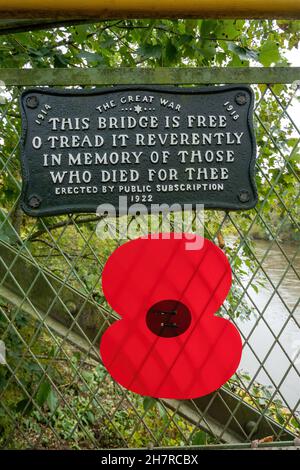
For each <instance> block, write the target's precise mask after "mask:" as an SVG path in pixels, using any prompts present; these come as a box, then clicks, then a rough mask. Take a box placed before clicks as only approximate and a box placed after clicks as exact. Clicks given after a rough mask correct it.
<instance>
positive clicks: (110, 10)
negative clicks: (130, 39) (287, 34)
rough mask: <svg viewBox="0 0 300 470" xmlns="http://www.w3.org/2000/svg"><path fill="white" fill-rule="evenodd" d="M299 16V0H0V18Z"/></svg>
mask: <svg viewBox="0 0 300 470" xmlns="http://www.w3.org/2000/svg"><path fill="white" fill-rule="evenodd" d="M42 17H43V18H45V17H47V18H51V19H52V18H59V19H62V18H65V19H67V18H69V19H70V18H79V17H81V18H94V19H97V18H99V19H100V18H155V17H156V18H193V17H194V18H197V17H198V18H289V19H297V18H300V0H0V19H1V18H10V19H12V18H42Z"/></svg>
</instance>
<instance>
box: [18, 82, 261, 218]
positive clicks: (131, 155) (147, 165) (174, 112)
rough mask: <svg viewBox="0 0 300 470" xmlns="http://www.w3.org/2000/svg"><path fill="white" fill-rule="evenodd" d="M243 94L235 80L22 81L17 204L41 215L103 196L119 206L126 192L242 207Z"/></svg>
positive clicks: (246, 165)
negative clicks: (83, 87) (189, 84)
mask: <svg viewBox="0 0 300 470" xmlns="http://www.w3.org/2000/svg"><path fill="white" fill-rule="evenodd" d="M253 101H254V100H253V93H252V90H251V88H249V87H247V86H244V85H239V86H222V87H207V88H202V89H199V88H177V87H172V88H171V87H156V86H155V87H147V86H131V87H113V88H106V89H101V90H89V91H73V90H72V91H66V90H65V91H58V90H52V89H40V88H39V89H35V90H27V91H25V92H24V93H23V94H22V98H21V104H22V121H23V137H22V143H21V145H22V172H23V190H22V207H23V209H24V211H25V212H26V213H27V214H29V215H33V216H41V215H55V214H64V213H72V212H95V211H96V209H97V207H98V206H99V205H100V204H110V205H111V206H110V207H113V208H114V209H115V211H116V213H117V214H121V213H122V212H123V209H122V208H120V204H119V202H120V199H119V198H120V196H122V198H123V201H124V196H126V197H127V199H126V201H127V205H128V206H131V205H132V204H136V203H138V204H144V205H145V206H146V207H147V210H148V209H150V207H152V211H153V212H154V211H155V209H154V210H153V208H154V207H155V206H157V205H160V204H168V205H170V206H171V205H174V204H180V205H181V207H182V208H183V206H184V204H189V205H193V207H195V206H196V204H204V205H205V207H206V208H220V209H243V210H244V209H250V208H252V207H254V205H255V204H256V202H257V192H256V187H255V180H254V163H255V138H254V133H253V125H252V115H253ZM154 205H155V206H154ZM124 212H125V210H124Z"/></svg>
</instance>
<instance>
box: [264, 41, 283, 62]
mask: <svg viewBox="0 0 300 470" xmlns="http://www.w3.org/2000/svg"><path fill="white" fill-rule="evenodd" d="M280 60H281V57H280V53H279V46H278V45H277V44H276V42H275V41H271V40H269V41H266V42H265V43H264V44H263V45H262V47H261V48H260V52H259V61H260V62H261V63H262V64H263V65H264V66H265V67H269V66H270V65H271V64H276V63H277V62H279V61H280Z"/></svg>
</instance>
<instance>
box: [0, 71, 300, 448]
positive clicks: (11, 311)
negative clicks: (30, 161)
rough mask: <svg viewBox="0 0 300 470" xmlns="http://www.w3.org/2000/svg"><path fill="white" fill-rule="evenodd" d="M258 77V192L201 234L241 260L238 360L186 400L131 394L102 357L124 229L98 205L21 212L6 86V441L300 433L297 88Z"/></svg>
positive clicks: (64, 444) (92, 443)
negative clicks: (220, 379)
mask: <svg viewBox="0 0 300 470" xmlns="http://www.w3.org/2000/svg"><path fill="white" fill-rule="evenodd" d="M246 74H247V70H245V76H246ZM225 81H226V70H224V82H225ZM78 84H80V82H79V83H78ZM252 87H253V90H254V91H255V96H256V107H255V130H256V138H257V144H258V149H257V162H256V178H257V183H258V191H259V203H258V205H257V206H256V208H255V209H252V210H250V211H246V212H244V213H243V212H226V211H206V213H205V221H204V233H205V236H206V237H208V238H210V239H211V240H213V241H214V242H215V243H216V244H218V245H219V246H220V247H221V248H222V249H223V250H224V251H225V253H226V254H227V256H228V258H229V260H230V263H231V266H232V269H233V285H232V289H231V293H230V295H229V296H228V298H227V300H226V302H225V304H224V305H223V306H222V308H221V310H220V312H219V313H218V314H220V315H222V316H226V317H227V318H230V319H231V321H232V322H234V324H235V325H236V326H237V328H238V329H239V331H240V333H241V335H242V338H243V344H244V346H243V358H242V362H241V364H240V367H239V369H238V371H237V373H236V374H235V376H234V377H232V379H231V380H230V381H229V382H228V383H227V384H226V385H225V386H224V387H222V389H220V390H219V391H216V392H215V393H213V394H211V395H209V396H207V397H203V398H200V399H196V400H191V401H176V400H156V399H152V398H150V397H141V396H138V395H135V394H133V393H131V392H129V391H127V390H125V389H124V388H122V387H121V386H119V385H118V384H117V383H115V382H114V381H113V380H112V379H111V377H110V375H109V374H108V373H107V371H106V370H105V369H104V367H103V366H102V364H101V361H100V357H99V353H98V348H99V340H100V337H101V334H102V332H104V331H105V329H106V328H107V327H108V325H109V324H111V323H112V322H113V321H114V320H115V319H116V318H118V317H117V315H116V314H115V313H114V312H112V311H111V309H110V307H109V306H108V304H107V303H106V301H105V298H104V297H103V294H102V291H101V273H102V269H103V266H104V264H105V261H106V259H107V258H108V256H109V255H110V254H111V253H112V252H113V250H114V249H115V248H116V247H117V246H118V245H119V244H120V243H123V242H125V241H126V240H122V241H121V242H120V241H117V240H113V239H112V240H101V239H99V238H98V237H97V233H96V227H97V224H98V222H99V218H98V217H97V216H96V215H93V214H79V215H72V214H70V215H67V216H57V217H45V218H39V219H34V218H30V217H28V216H25V215H24V214H23V213H22V211H21V210H20V207H19V195H20V189H21V177H20V160H19V142H20V127H21V126H20V110H19V103H18V99H19V96H20V93H21V91H22V89H23V88H22V83H20V84H19V86H11V87H8V88H5V89H4V88H3V89H2V92H1V104H0V113H1V122H0V145H1V148H0V187H1V192H0V201H1V202H0V334H1V336H0V338H1V342H0V447H1V448H20V449H22V448H36V449H43V448H45V449H49V448H51V449H52V448H53V449H69V448H75V449H90V448H93V449H95V448H96V449H98V448H125V447H131V448H137V447H138V448H139V447H150V448H153V447H172V446H176V447H177V446H199V445H204V446H208V445H211V446H222V445H228V446H230V447H233V446H236V445H237V446H238V445H241V444H245V445H250V443H251V442H253V441H255V440H260V441H263V442H274V445H281V442H282V441H285V445H286V444H288V443H292V442H293V441H294V439H295V437H296V436H297V435H299V429H300V422H299V411H300V396H299V395H300V394H299V391H300V307H299V291H300V280H299V267H300V253H299V240H300V234H299V214H300V210H299V191H300V184H299V182H300V170H299V162H300V152H299V137H300V135H299V127H297V125H298V126H299V118H298V120H297V115H296V112H298V117H299V101H298V100H299V86H298V84H297V83H294V84H290V85H281V84H276V85H270V84H259V85H258V84H255V83H254V84H253V85H252ZM297 110H298V111H297ZM127 222H128V224H130V223H132V219H128V221H127ZM252 445H253V444H252Z"/></svg>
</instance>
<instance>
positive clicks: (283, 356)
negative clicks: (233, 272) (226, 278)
mask: <svg viewBox="0 0 300 470" xmlns="http://www.w3.org/2000/svg"><path fill="white" fill-rule="evenodd" d="M280 246H281V247H282V249H283V250H284V252H285V253H286V255H287V258H288V259H289V260H292V259H293V257H294V260H293V263H292V265H293V268H294V270H295V271H297V273H298V275H297V274H295V272H294V270H293V268H292V267H288V266H289V263H288V261H287V260H286V259H285V257H284V255H283V254H282V253H281V251H280V248H279V247H278V246H277V245H276V243H275V242H274V243H272V242H268V241H256V242H255V244H254V250H255V254H256V256H257V258H258V259H259V260H262V258H263V256H264V254H265V252H266V250H268V249H269V248H271V249H270V252H269V254H268V255H267V257H266V259H265V260H264V262H263V264H262V267H263V268H264V270H265V271H266V273H267V275H268V276H269V277H270V279H271V280H272V282H273V284H274V286H275V287H277V286H278V285H279V287H278V292H276V293H275V294H274V287H273V286H272V285H271V284H270V282H269V281H268V280H267V279H266V277H265V276H264V275H263V274H262V275H261V279H263V280H264V281H265V285H264V287H260V288H259V291H258V293H256V292H255V290H254V289H253V288H251V287H250V288H249V289H248V293H249V296H250V297H251V298H252V299H253V301H254V302H255V304H256V306H257V310H256V313H255V314H253V315H251V318H250V320H244V321H242V320H238V322H237V326H238V328H239V329H240V332H241V333H242V334H243V335H245V336H246V337H248V336H249V335H250V336H249V340H248V343H249V345H248V344H246V345H245V347H244V350H243V356H242V360H241V363H240V366H239V370H243V371H244V372H246V371H247V372H249V374H250V376H251V378H252V377H253V376H254V375H255V374H257V373H258V374H257V376H256V381H257V382H260V383H262V384H264V385H272V386H273V387H278V388H279V394H278V398H279V399H281V401H283V403H285V404H286V405H288V406H289V407H290V408H291V409H293V408H294V407H296V408H297V409H298V411H299V410H300V403H298V400H299V399H300V304H299V297H300V279H299V277H300V249H299V248H300V247H299V243H296V242H295V243H283V244H281V245H280ZM286 270H287V271H286ZM285 271H286V273H285ZM260 273H261V271H260ZM284 273H285V277H284V279H283V281H282V282H280V280H281V277H282V275H283V274H284ZM248 281H249V278H248V279H247V278H245V279H244V280H243V283H244V285H245V286H246V285H247V282H248ZM247 302H249V304H251V301H250V300H249V301H247ZM259 312H263V315H260V314H259ZM256 322H258V323H257V324H256ZM255 324H256V326H255ZM254 327H255V328H254ZM252 330H253V332H252V334H251V331H252ZM274 335H275V336H277V335H279V338H278V342H277V343H276V344H275V345H274V347H273V348H272V345H273V344H274V342H275V338H274ZM250 346H251V347H252V349H253V351H254V352H255V354H256V356H257V357H255V354H254V353H253V351H251V348H250ZM271 348H272V350H271V352H270V354H269V355H268V353H269V351H270V349H271ZM267 355H268V357H267ZM263 361H265V362H264V368H265V370H261V369H260V364H259V362H263ZM291 363H292V366H291ZM286 373H287V375H286Z"/></svg>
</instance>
